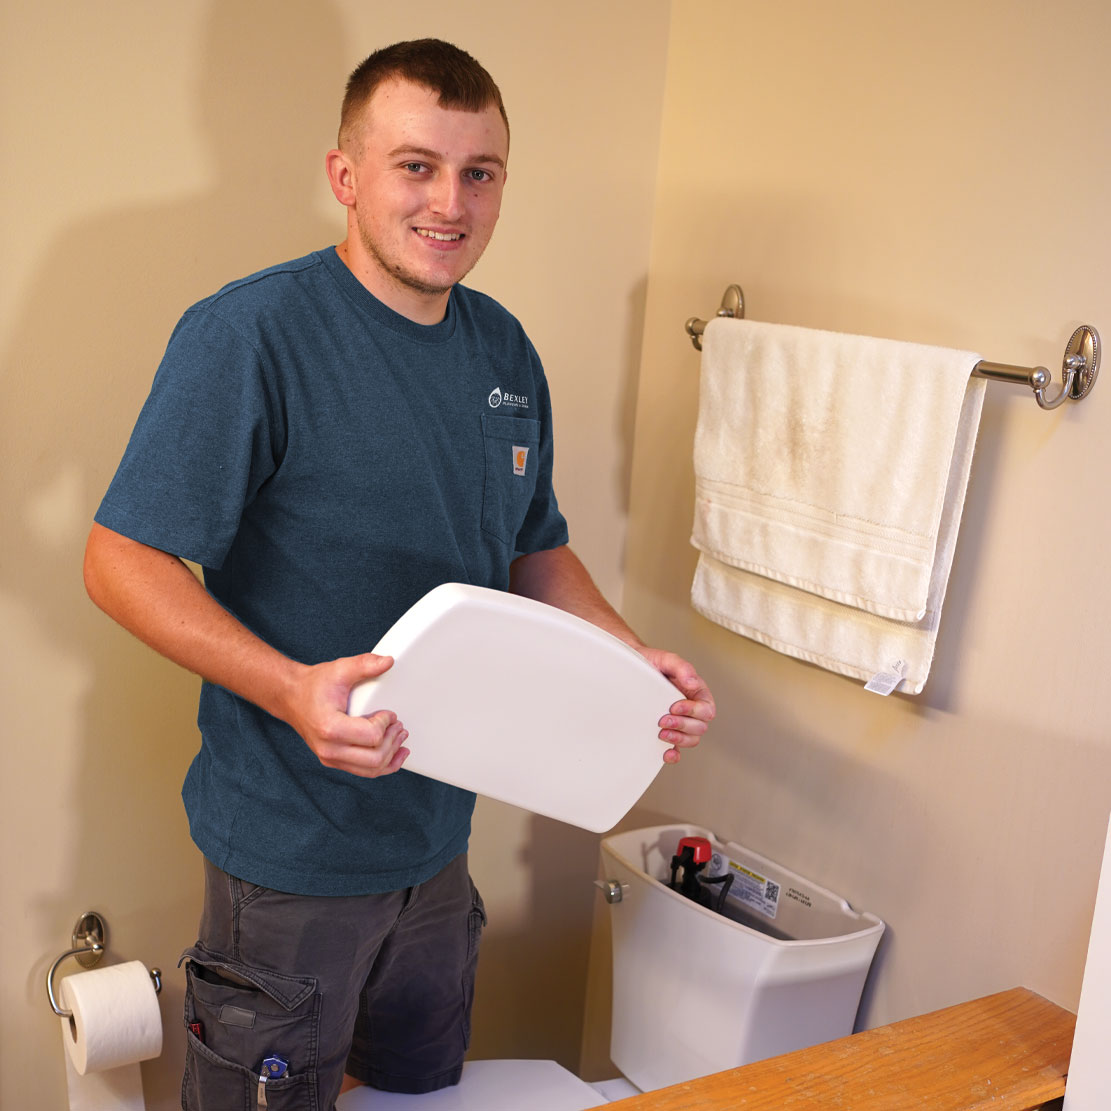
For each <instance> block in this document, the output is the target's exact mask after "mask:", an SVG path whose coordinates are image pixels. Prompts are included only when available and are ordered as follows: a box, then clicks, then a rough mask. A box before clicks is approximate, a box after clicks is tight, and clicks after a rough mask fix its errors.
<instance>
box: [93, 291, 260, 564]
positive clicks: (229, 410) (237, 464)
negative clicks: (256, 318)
mask: <svg viewBox="0 0 1111 1111" xmlns="http://www.w3.org/2000/svg"><path fill="white" fill-rule="evenodd" d="M268 394H269V391H268V390H267V388H266V384H265V374H264V366H263V359H262V358H261V356H260V353H259V352H258V351H257V350H256V348H255V347H254V345H253V344H251V343H250V342H249V341H248V340H247V339H246V338H245V337H243V336H241V335H240V334H238V333H237V332H236V330H235V329H234V328H232V327H231V326H230V325H228V324H227V323H226V322H225V321H223V320H222V319H220V317H219V316H217V315H216V314H215V313H213V312H212V311H210V310H208V309H205V308H194V309H191V310H189V312H187V313H186V314H185V316H184V317H183V318H182V320H181V321H180V323H179V324H178V326H177V327H176V328H175V329H174V333H173V335H172V336H171V337H170V342H169V345H168V347H167V349H166V354H165V355H164V357H163V359H162V362H161V364H160V366H159V368H158V372H157V373H156V375H155V378H154V383H153V385H152V387H151V391H150V395H149V396H148V398H147V400H146V402H145V404H144V405H143V408H142V411H141V412H140V414H139V418H138V421H137V422H136V425H135V429H134V431H133V432H132V435H131V439H130V441H129V443H128V445H127V450H126V451H125V453H124V456H123V459H122V461H121V462H120V465H119V468H118V470H117V471H116V474H115V477H114V478H113V479H112V482H111V485H110V486H109V488H108V491H107V493H106V494H105V496H104V499H103V501H102V502H101V504H100V508H99V509H98V510H97V513H96V521H97V522H98V523H99V524H101V525H103V526H104V527H105V528H109V529H112V530H113V531H115V532H119V533H122V534H123V535H125V536H128V537H130V538H131V539H133V540H138V541H139V542H140V543H143V544H148V545H150V546H152V547H155V548H159V549H161V550H163V551H168V552H172V553H173V554H174V555H177V556H180V557H182V558H183V559H189V560H192V561H194V562H196V563H200V564H202V565H203V566H206V567H213V568H218V567H219V566H220V565H221V563H222V562H223V560H224V557H225V555H226V554H227V552H228V550H229V547H230V545H231V543H232V540H233V538H234V537H235V534H236V531H237V529H238V527H239V521H240V518H241V516H242V512H243V507H244V506H245V505H246V504H248V502H249V501H250V499H251V498H252V497H253V495H254V493H255V491H257V490H258V488H259V486H260V485H261V484H262V483H263V482H265V481H266V478H267V477H268V476H269V475H270V474H272V473H273V470H274V468H275V466H276V454H277V453H276V431H277V428H276V425H277V420H276V414H275V413H273V412H271V406H270V403H269V400H268Z"/></svg>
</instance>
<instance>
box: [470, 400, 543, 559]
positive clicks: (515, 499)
mask: <svg viewBox="0 0 1111 1111" xmlns="http://www.w3.org/2000/svg"><path fill="white" fill-rule="evenodd" d="M482 441H483V446H484V448H485V451H486V481H485V485H484V486H483V489H482V528H483V531H485V532H489V533H492V534H493V535H494V536H496V537H497V538H498V539H499V540H502V541H504V542H505V543H507V544H512V543H513V542H514V540H516V538H517V533H518V532H520V530H521V525H522V524H523V523H524V520H525V514H526V513H527V512H528V507H529V505H530V503H531V502H532V495H533V494H534V493H535V491H536V473H537V470H538V469H539V467H540V422H539V421H538V420H532V419H531V418H530V417H501V416H492V415H487V414H483V417H482Z"/></svg>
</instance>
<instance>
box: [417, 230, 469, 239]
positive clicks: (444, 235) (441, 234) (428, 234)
mask: <svg viewBox="0 0 1111 1111" xmlns="http://www.w3.org/2000/svg"><path fill="white" fill-rule="evenodd" d="M417 235H423V236H424V238H425V239H446V240H453V239H462V238H463V236H462V235H461V234H460V233H459V232H457V231H452V232H446V231H429V229H428V228H417Z"/></svg>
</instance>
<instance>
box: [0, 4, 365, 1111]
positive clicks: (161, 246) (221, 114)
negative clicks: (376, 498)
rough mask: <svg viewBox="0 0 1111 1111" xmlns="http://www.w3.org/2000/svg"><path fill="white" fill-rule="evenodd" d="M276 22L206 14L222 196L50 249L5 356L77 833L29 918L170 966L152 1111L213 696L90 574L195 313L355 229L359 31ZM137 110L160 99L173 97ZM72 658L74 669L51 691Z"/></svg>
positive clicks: (36, 637)
mask: <svg viewBox="0 0 1111 1111" xmlns="http://www.w3.org/2000/svg"><path fill="white" fill-rule="evenodd" d="M259 14H260V5H259V4H258V3H254V2H251V0H220V2H219V3H215V2H213V3H212V4H211V6H210V8H209V11H208V15H207V21H206V24H205V27H204V39H203V44H202V50H203V56H202V58H201V63H200V69H199V71H198V72H197V80H196V88H195V90H193V92H194V103H195V105H196V110H197V113H198V115H199V117H200V119H201V121H202V122H203V125H204V130H205V134H206V137H207V140H208V143H209V147H210V152H211V162H212V165H213V167H214V176H213V180H212V182H211V185H210V187H209V188H207V189H206V190H205V191H204V192H201V193H198V194H196V195H194V196H192V197H187V198H185V199H182V200H180V201H174V202H172V203H164V204H153V205H149V206H141V205H129V206H127V207H126V208H120V209H118V210H108V211H104V212H102V213H100V214H99V215H97V216H95V217H93V218H90V219H86V220H83V221H82V222H79V223H75V224H72V225H71V226H69V227H68V228H66V229H65V230H64V231H63V232H62V234H60V235H59V237H58V238H57V240H56V241H54V242H52V243H48V244H44V246H43V249H42V251H41V253H40V256H39V259H38V265H37V270H36V271H35V273H34V275H33V277H32V279H31V280H30V281H29V282H28V283H27V285H26V290H27V292H26V295H25V299H24V302H23V304H22V306H21V311H20V315H19V318H18V322H17V324H16V326H15V328H14V331H13V335H14V340H13V342H12V345H11V347H10V349H9V350H8V351H7V352H5V357H4V362H5V364H6V367H7V369H6V372H5V376H4V381H5V390H4V393H5V398H4V403H3V406H2V408H0V422H2V425H0V428H2V435H0V445H2V448H0V450H2V451H3V462H2V465H0V491H2V493H0V499H2V501H0V504H2V514H3V519H4V521H5V539H4V556H3V559H2V560H0V575H2V578H0V598H2V600H3V607H4V612H5V613H9V614H10V615H14V616H15V617H16V618H18V628H13V627H11V626H9V635H11V636H13V642H14V643H15V644H18V645H19V646H20V649H19V650H20V651H23V652H28V651H31V652H36V653H38V654H39V655H40V657H41V658H40V659H35V658H29V659H27V660H25V662H24V664H23V666H26V667H27V669H28V672H29V674H30V675H31V676H32V678H33V680H34V682H35V683H37V684H38V690H39V691H41V689H42V687H43V686H45V688H46V689H47V690H48V691H52V692H53V695H54V699H53V701H52V703H51V704H50V705H48V706H46V707H35V706H33V705H32V704H31V703H32V702H33V701H34V700H35V698H36V693H37V692H36V689H35V688H30V687H28V688H26V689H20V690H16V691H14V696H15V700H16V701H17V702H20V701H23V702H25V703H26V704H27V705H26V706H25V708H23V712H22V713H19V712H17V718H20V717H22V718H26V719H27V720H29V721H38V722H40V723H42V722H43V719H44V718H45V728H40V729H37V730H36V731H35V736H34V742H35V748H34V750H33V751H29V752H28V753H27V756H26V759H27V760H29V761H31V764H30V781H28V782H25V783H24V784H23V785H22V786H21V793H22V794H23V795H24V796H29V797H30V798H31V799H35V798H37V799H39V802H40V804H41V800H42V799H51V800H53V805H55V806H56V807H57V808H58V812H59V822H60V823H62V824H64V827H65V828H66V830H67V831H68V832H67V833H66V834H57V835H56V836H57V837H58V841H59V842H60V843H55V844H53V845H52V847H51V849H50V858H45V857H44V858H43V859H41V860H40V861H39V867H38V869H37V872H38V873H41V876H42V880H41V886H40V887H39V888H38V889H37V890H36V891H34V892H26V891H25V892H22V893H20V894H19V896H18V898H19V901H20V903H21V904H23V906H24V907H28V906H29V909H30V911H31V918H32V919H33V934H32V936H33V937H34V938H36V939H38V938H42V937H46V938H53V939H57V944H56V945H53V950H56V951H61V950H62V949H63V948H65V947H66V946H65V945H64V944H63V943H64V942H65V941H66V940H67V939H68V937H69V935H70V931H71V930H72V928H73V923H74V921H75V920H76V918H77V916H78V915H79V914H80V913H81V912H82V911H84V910H86V909H94V908H95V909H97V910H99V911H101V912H102V913H103V914H104V915H105V917H106V918H107V920H108V923H109V930H110V938H109V948H110V952H109V957H110V958H115V959H119V960H127V959H133V958H139V959H143V960H144V961H146V962H147V963H148V964H156V963H157V964H161V965H162V967H163V971H164V973H165V983H166V988H165V990H164V992H163V997H162V1004H161V1006H162V1015H163V1022H164V1026H165V1030H166V1048H165V1050H164V1055H163V1060H162V1061H161V1062H159V1063H157V1065H154V1064H152V1065H148V1066H147V1068H146V1070H145V1071H146V1083H147V1099H148V1102H149V1105H150V1106H151V1107H161V1106H167V1107H168V1106H172V1105H173V1104H174V1103H175V1102H176V1099H177V1095H176V1093H177V1090H178V1087H179V1084H180V1072H179V1064H180V1059H181V1056H182V1054H183V1048H182V1046H183V1036H179V1027H180V1019H179V1016H180V1013H181V996H182V987H181V984H180V980H181V974H180V973H178V972H176V971H175V970H174V965H175V963H176V960H177V956H178V953H179V952H180V951H181V949H182V948H184V946H185V945H187V944H189V943H191V941H192V940H193V939H194V938H195V931H196V922H197V918H198V916H199V911H200V902H199V899H200V892H201V870H200V863H199V858H198V856H197V854H196V852H195V850H194V849H193V848H192V845H191V844H190V842H189V839H188V834H187V830H186V822H185V816H184V813H183V810H182V807H181V802H180V798H179V792H180V787H181V781H182V778H183V776H184V773H185V769H186V767H187V765H188V763H189V761H190V760H191V758H192V756H193V753H194V751H195V750H196V747H197V743H198V742H197V734H196V726H195V718H196V695H197V681H196V680H195V679H194V678H193V677H192V676H189V675H187V674H185V673H184V672H181V671H179V670H178V669H176V668H174V667H173V666H172V665H170V664H168V663H166V662H165V661H163V660H160V659H159V658H158V657H157V656H155V654H154V653H153V652H151V651H149V650H147V649H146V648H145V647H143V646H142V645H141V644H139V643H138V642H137V641H134V640H133V639H132V638H130V637H129V636H128V635H127V634H125V633H124V632H123V631H122V630H119V629H118V628H117V627H116V626H114V625H113V624H112V623H111V622H110V621H109V620H108V619H107V618H106V617H104V616H103V615H102V614H100V613H99V612H98V611H96V609H95V608H94V607H93V605H92V603H91V602H89V601H88V599H87V598H86V596H85V592H84V589H83V585H82V581H81V562H82V554H83V550H84V543H85V537H86V535H87V532H88V528H89V525H90V523H91V520H92V516H93V513H94V511H95V509H96V506H97V504H98V503H99V500H100V498H101V496H102V494H103V492H104V490H105V488H106V487H107V484H108V482H109V480H110V478H111V476H112V474H113V472H114V470H115V467H116V464H117V463H118V461H119V457H120V455H121V453H122V451H123V448H124V446H125V444H126V441H127V437H128V434H129V432H130V429H131V425H132V424H133V422H134V419H135V417H136V415H137V413H138V410H139V407H140V406H141V404H142V401H143V399H144V398H145V396H146V393H147V390H148V388H149V385H150V381H151V378H152V376H153V373H154V370H155V368H156V366H157V364H158V361H159V359H160V357H161V354H162V351H163V349H164V347H165V344H166V341H167V339H168V337H169V334H170V331H171V329H172V327H173V325H174V324H175V322H176V321H177V319H178V317H179V316H180V315H181V313H182V312H183V311H184V309H185V308H186V307H188V305H190V304H191V303H193V302H194V301H196V300H197V299H199V298H200V297H202V296H205V295H207V294H209V293H211V292H213V291H214V290H215V289H216V288H218V287H219V286H220V285H222V284H224V283H225V282H227V281H229V280H231V279H233V278H235V277H238V276H240V275H243V274H246V273H249V272H251V271H252V270H255V269H258V268H259V267H262V266H265V265H268V264H270V263H274V262H278V261H281V260H283V259H285V258H289V257H295V256H296V255H298V254H302V253H305V252H307V251H309V250H312V249H315V248H318V247H321V246H323V245H325V244H328V243H334V242H337V241H338V239H339V238H341V237H342V229H343V221H342V214H341V213H340V212H339V211H337V215H336V219H335V220H334V221H324V220H321V219H320V218H319V217H315V216H314V215H313V206H312V190H313V188H314V182H315V180H316V178H317V175H319V174H321V173H322V172H323V169H322V167H323V155H324V152H325V151H326V150H327V149H328V148H329V147H330V146H331V145H332V143H333V141H334V129H335V124H336V120H337V119H338V107H339V100H340V97H341V95H342V88H343V80H344V76H345V68H344V67H345V55H344V50H343V46H344V43H343V36H342V26H341V24H340V20H339V16H338V14H337V12H336V11H335V10H334V9H332V8H331V7H330V5H328V4H321V3H319V2H318V0H288V2H286V3H283V4H281V5H266V6H265V18H264V19H263V18H259ZM118 30H119V33H120V34H121V35H126V33H127V29H126V28H124V27H120V28H119V29H118ZM171 45H173V44H168V43H164V44H151V46H152V48H154V49H159V48H160V47H170V46H171ZM103 63H104V59H99V60H98V64H103ZM294 74H296V80H295V81H294V80H291V76H292V75H294ZM75 80H77V81H79V80H80V77H79V75H77V76H76V78H75ZM133 95H134V97H135V98H142V97H144V96H150V97H154V98H161V95H162V90H159V89H153V90H150V89H143V88H136V89H135V90H134V92H133ZM167 99H171V98H167ZM98 111H99V112H101V113H102V115H100V117H99V118H98V115H97V113H98ZM73 118H74V126H81V127H86V128H89V129H95V130H98V131H101V132H103V133H105V134H111V135H113V136H114V138H115V142H116V143H117V144H118V145H119V147H120V148H121V149H122V148H123V147H124V146H125V145H130V146H131V149H135V147H141V145H142V144H143V141H144V136H143V135H140V134H133V135H129V134H128V133H127V132H128V127H129V120H128V117H127V114H126V111H125V110H121V109H120V106H119V105H118V104H110V105H105V106H104V107H103V108H94V107H91V106H89V105H86V104H81V103H78V104H77V105H76V106H75V108H74V117H73ZM49 141H52V137H48V136H43V142H44V144H45V143H47V142H49ZM161 169H162V170H164V169H165V167H162V168H161ZM188 169H189V170H190V171H193V170H194V169H195V168H194V167H192V166H190V167H189V168H188ZM158 176H159V178H160V179H162V180H165V178H166V177H167V176H169V175H167V174H165V173H161V174H159V175H158ZM185 176H189V174H186V175H185ZM76 187H78V188H79V182H78V183H76ZM122 191H123V190H122V189H121V192H122ZM16 637H18V640H15V638H16ZM40 645H41V646H42V647H41V649H40V648H39V647H38V646H40ZM55 656H57V657H59V658H61V659H63V660H66V661H70V662H71V663H72V664H73V666H72V667H71V668H69V669H67V670H65V672H64V673H63V674H61V675H56V676H53V677H42V676H40V675H39V674H37V672H38V670H39V669H41V668H43V666H44V661H47V662H49V661H50V660H51V659H53V658H54V657H55ZM40 701H41V699H40ZM66 710H69V711H71V713H69V714H68V715H65V720H61V718H62V716H63V715H64V714H65V711H66ZM17 802H18V800H17ZM36 813H41V811H38V812H36ZM28 824H29V823H28ZM52 835H53V834H52ZM28 850H29V853H31V852H34V851H40V852H41V851H42V848H41V844H37V845H36V846H35V848H34V849H32V848H31V847H30V846H29V847H28ZM36 882H38V881H37V880H36ZM28 886H29V884H28ZM112 936H114V937H115V938H116V946H113V944H112ZM129 937H139V938H141V939H142V945H143V948H144V951H143V952H132V951H127V950H128V949H129V948H130V947H129V946H128V938H129ZM152 940H153V941H154V942H155V944H152ZM148 945H149V946H150V948H151V951H150V952H147V951H146V948H147V946H148ZM55 955H57V954H56V952H54V951H51V952H49V953H47V952H44V953H43V954H42V968H41V969H39V968H36V969H35V970H34V972H33V975H31V976H30V978H29V980H28V985H27V989H26V994H27V998H28V999H29V1000H31V1004H30V1005H31V1007H32V1015H31V1018H30V1021H28V1022H27V1024H26V1025H27V1027H28V1030H27V1032H26V1033H25V1034H22V1035H20V1036H27V1037H32V1036H35V1037H41V1038H43V1039H46V1038H48V1037H49V1038H50V1039H51V1041H50V1043H49V1044H51V1045H54V1044H55V1043H54V1039H55V1038H56V1037H57V1035H56V1034H55V1033H54V1032H53V1029H52V1028H53V1025H54V1023H55V1021H56V1020H55V1019H54V1017H53V1015H51V1014H50V1013H49V1009H48V1008H47V1007H46V1006H45V1005H44V1004H43V1002H42V1000H41V992H42V983H41V974H42V973H43V972H44V971H45V968H46V966H47V964H48V963H49V961H50V960H51V959H52V958H53V957H54V956H55ZM110 963H111V960H110ZM64 971H70V969H65V970H64ZM32 981H33V983H32ZM13 1048H14V1047H13ZM175 1055H176V1057H177V1061H176V1062H175V1061H173V1058H174V1057H175ZM175 1073H176V1075H175ZM43 1080H44V1078H41V1077H40V1078H38V1079H37V1081H36V1083H37V1084H38V1089H36V1090H39V1091H40V1096H41V1085H42V1083H43ZM56 1082H57V1083H61V1071H60V1068H59V1073H58V1077H57V1078H56ZM36 1098H39V1097H36ZM58 1098H59V1099H61V1098H62V1097H61V1096H59V1097H58Z"/></svg>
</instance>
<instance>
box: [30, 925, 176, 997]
mask: <svg viewBox="0 0 1111 1111" xmlns="http://www.w3.org/2000/svg"><path fill="white" fill-rule="evenodd" d="M107 936H108V924H107V923H106V922H105V921H104V919H103V918H102V917H101V916H100V915H99V914H97V913H96V911H92V910H89V911H86V912H85V913H84V914H83V915H81V917H80V918H78V919H77V924H76V925H75V926H74V927H73V938H72V941H73V948H72V949H67V950H66V951H65V952H64V953H63V954H62V955H61V956H60V957H59V958H58V959H57V960H56V961H55V962H54V963H53V964H52V965H51V966H50V971H49V972H48V973H47V974H46V994H47V997H48V998H49V1000H50V1007H51V1009H52V1010H53V1011H54V1013H55V1014H56V1015H58V1016H59V1017H60V1018H73V1012H72V1011H67V1010H65V1009H64V1008H63V1007H59V1006H58V1000H57V999H56V998H55V997H54V973H55V972H57V971H58V965H60V964H61V963H62V961H64V960H65V959H66V958H67V957H75V958H76V959H77V963H78V964H79V965H81V967H82V968H95V967H96V966H97V965H98V964H99V963H100V958H101V957H103V956H104V950H105V948H106V942H105V939H106V938H107ZM149 971H150V978H151V980H152V981H153V982H154V990H155V992H161V991H162V970H161V969H159V968H152V969H150V970H149Z"/></svg>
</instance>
